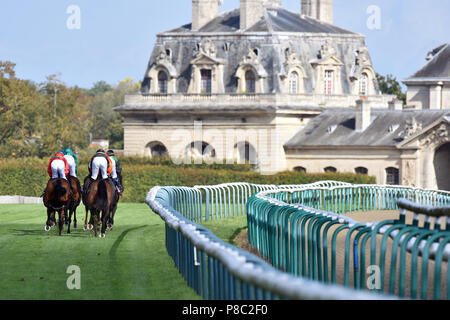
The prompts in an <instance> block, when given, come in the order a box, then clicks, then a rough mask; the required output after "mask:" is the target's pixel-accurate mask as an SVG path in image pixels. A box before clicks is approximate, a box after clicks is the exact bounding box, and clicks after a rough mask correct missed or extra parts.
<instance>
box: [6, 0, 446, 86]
mask: <svg viewBox="0 0 450 320" xmlns="http://www.w3.org/2000/svg"><path fill="white" fill-rule="evenodd" d="M1 1H2V3H1V5H0V9H1V11H0V12H2V19H0V60H10V61H13V62H15V63H16V64H17V66H16V72H17V76H18V77H19V78H24V79H30V80H33V81H36V82H41V81H44V80H45V76H47V75H50V74H55V73H60V74H61V79H62V80H63V81H64V82H65V83H66V84H68V85H70V86H75V85H77V86H79V87H83V88H90V87H91V86H92V84H93V83H95V82H97V81H99V80H104V81H106V82H108V83H110V84H116V83H118V82H119V81H120V80H123V79H125V78H126V77H132V78H133V79H135V80H136V81H140V80H142V78H143V75H144V72H145V69H146V66H147V63H148V60H149V58H150V54H151V51H152V49H153V45H154V43H155V39H156V34H157V33H159V32H162V31H166V30H170V29H173V28H176V27H178V26H181V25H184V24H187V23H190V22H191V3H192V1H191V0H163V1H161V0H126V1H125V0H14V1H7V0H1ZM282 1H283V7H284V8H286V9H288V10H291V11H295V12H300V3H301V0H282ZM223 2H224V3H223V5H222V7H221V8H220V11H221V12H225V11H229V10H232V9H234V8H237V7H239V0H224V1H223ZM334 3H335V5H334V24H335V25H337V26H340V27H343V28H345V29H348V30H350V31H354V32H359V33H362V34H364V35H365V36H366V37H367V38H366V39H367V45H368V48H369V52H370V54H371V57H372V60H373V63H374V68H375V70H376V71H377V72H378V73H381V74H384V75H385V74H388V73H390V74H393V75H394V76H395V77H397V79H399V80H402V79H405V78H406V77H408V76H410V75H412V74H413V73H414V72H415V71H417V70H418V69H420V68H421V67H422V66H423V65H424V64H425V63H426V61H425V57H426V54H427V52H428V51H430V50H431V49H433V48H435V47H437V46H439V45H440V44H442V43H445V42H449V41H450V39H449V35H448V34H449V29H450V28H449V24H448V20H449V16H450V1H448V0H432V1H424V0H335V1H334ZM71 5H75V6H77V7H78V8H79V9H80V29H72V30H71V29H69V28H68V27H67V20H68V19H69V18H70V16H71V14H70V13H67V9H68V8H69V7H70V6H71ZM370 6H376V8H379V12H380V18H381V20H380V28H379V29H373V28H372V29H370V28H368V24H367V21H368V20H369V21H370V18H371V14H370V13H369V14H368V13H367V10H368V8H369V7H370Z"/></svg>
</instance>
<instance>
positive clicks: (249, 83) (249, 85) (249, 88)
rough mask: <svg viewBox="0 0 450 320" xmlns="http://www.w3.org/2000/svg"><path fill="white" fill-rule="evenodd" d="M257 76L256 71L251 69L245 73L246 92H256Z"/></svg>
mask: <svg viewBox="0 0 450 320" xmlns="http://www.w3.org/2000/svg"><path fill="white" fill-rule="evenodd" d="M255 84H256V77H255V73H254V72H253V71H251V70H248V71H247V72H246V73H245V92H247V93H255V92H256V85H255Z"/></svg>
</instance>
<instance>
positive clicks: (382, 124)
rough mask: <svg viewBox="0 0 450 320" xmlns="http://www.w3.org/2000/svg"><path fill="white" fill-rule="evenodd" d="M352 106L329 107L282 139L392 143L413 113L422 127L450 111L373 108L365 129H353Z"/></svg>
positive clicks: (300, 143)
mask: <svg viewBox="0 0 450 320" xmlns="http://www.w3.org/2000/svg"><path fill="white" fill-rule="evenodd" d="M355 115H356V110H355V109H348V108H347V109H341V110H328V111H326V112H324V113H322V114H321V115H319V116H317V117H315V118H314V119H312V120H311V121H310V122H309V123H308V124H307V125H306V127H305V128H304V129H302V130H300V131H299V132H298V133H297V134H296V135H295V136H294V137H292V138H291V139H290V140H289V141H288V142H286V143H285V145H284V146H285V147H287V148H302V147H333V146H335V147H343V146H346V147H359V146H360V147H394V146H395V145H397V144H399V143H400V142H402V141H404V140H405V135H404V133H405V127H406V124H407V121H410V120H411V119H412V118H413V117H414V118H415V119H416V121H417V122H418V123H420V124H421V125H422V128H423V129H425V128H426V127H427V126H429V125H431V124H432V123H434V122H435V121H437V120H439V119H440V118H445V117H448V116H449V115H450V112H448V110H447V111H443V110H437V111H431V110H403V111H394V110H381V109H378V110H372V123H371V125H370V126H369V127H368V128H366V130H364V131H356V130H355Z"/></svg>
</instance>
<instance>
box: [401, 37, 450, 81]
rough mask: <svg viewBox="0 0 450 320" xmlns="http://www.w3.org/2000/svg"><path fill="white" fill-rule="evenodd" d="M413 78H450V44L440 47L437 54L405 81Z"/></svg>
mask: <svg viewBox="0 0 450 320" xmlns="http://www.w3.org/2000/svg"><path fill="white" fill-rule="evenodd" d="M437 49H439V48H437ZM414 78H450V43H448V44H446V45H444V46H441V47H440V50H439V51H438V53H435V55H434V57H433V58H432V59H431V60H430V61H429V62H428V63H427V64H426V65H425V66H424V67H423V68H422V69H420V70H419V71H417V72H416V73H415V74H414V75H412V76H411V77H410V78H409V79H407V80H411V79H414Z"/></svg>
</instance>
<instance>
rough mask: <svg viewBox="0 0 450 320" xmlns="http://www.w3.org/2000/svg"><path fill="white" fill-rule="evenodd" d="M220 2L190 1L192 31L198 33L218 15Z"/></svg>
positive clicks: (215, 0) (217, 0)
mask: <svg viewBox="0 0 450 320" xmlns="http://www.w3.org/2000/svg"><path fill="white" fill-rule="evenodd" d="M219 2H221V0H192V27H191V30H192V31H198V30H200V28H201V27H203V26H204V25H205V24H207V23H208V22H210V21H211V20H212V19H214V18H215V17H217V16H218V15H219Z"/></svg>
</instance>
